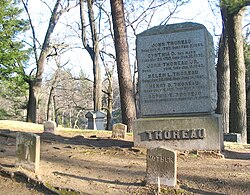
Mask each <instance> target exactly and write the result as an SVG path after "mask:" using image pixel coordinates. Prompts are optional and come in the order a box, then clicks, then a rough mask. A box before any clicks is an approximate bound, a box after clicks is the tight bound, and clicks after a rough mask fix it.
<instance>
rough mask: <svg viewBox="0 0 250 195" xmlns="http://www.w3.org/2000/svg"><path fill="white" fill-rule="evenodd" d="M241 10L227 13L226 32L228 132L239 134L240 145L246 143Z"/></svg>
mask: <svg viewBox="0 0 250 195" xmlns="http://www.w3.org/2000/svg"><path fill="white" fill-rule="evenodd" d="M242 17H243V9H241V10H239V11H238V12H237V13H235V12H234V13H228V17H227V21H226V24H227V25H226V30H227V34H228V48H229V61H230V96H231V100H230V107H231V111H230V114H231V117H230V119H231V123H230V125H231V126H230V131H231V132H233V133H240V134H241V139H242V143H246V142H247V123H246V84H245V64H244V53H243V35H242Z"/></svg>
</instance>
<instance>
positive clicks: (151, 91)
mask: <svg viewBox="0 0 250 195" xmlns="http://www.w3.org/2000/svg"><path fill="white" fill-rule="evenodd" d="M136 43H137V49H136V51H137V61H138V70H139V116H140V118H139V119H138V120H136V121H135V122H134V142H135V145H136V146H143V147H148V148H150V147H158V146H167V147H169V148H173V149H179V150H192V149H197V150H198V149H206V150H220V149H221V147H222V139H223V138H222V129H221V128H222V123H221V116H220V115H216V114H214V110H215V108H216V101H217V94H216V91H217V90H216V70H215V56H214V46H213V39H212V36H211V35H210V34H209V32H208V31H207V29H206V28H205V27H204V26H203V25H201V24H197V23H190V22H187V23H180V24H171V25H165V26H157V27H153V28H151V29H149V30H146V31H144V32H142V33H141V34H139V35H137V41H136Z"/></svg>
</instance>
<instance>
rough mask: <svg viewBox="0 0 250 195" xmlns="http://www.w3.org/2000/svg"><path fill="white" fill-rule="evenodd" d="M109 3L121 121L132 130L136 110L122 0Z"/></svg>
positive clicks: (113, 0)
mask: <svg viewBox="0 0 250 195" xmlns="http://www.w3.org/2000/svg"><path fill="white" fill-rule="evenodd" d="M110 4H111V13H112V21H113V29H114V40H115V51H116V62H117V71H118V79H119V86H120V98H121V110H122V121H123V123H125V124H126V125H128V131H132V122H133V120H134V119H135V117H136V115H135V114H136V111H135V101H134V89H133V83H132V78H131V70H130V60H129V50H128V42H127V32H126V24H125V18H124V7H123V1H122V0H110Z"/></svg>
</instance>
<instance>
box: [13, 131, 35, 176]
mask: <svg viewBox="0 0 250 195" xmlns="http://www.w3.org/2000/svg"><path fill="white" fill-rule="evenodd" d="M16 155H17V162H16V164H17V166H22V167H23V168H25V169H28V170H30V171H34V172H36V171H38V169H39V163H40V137H39V136H38V135H36V134H33V133H25V132H18V133H17V135H16Z"/></svg>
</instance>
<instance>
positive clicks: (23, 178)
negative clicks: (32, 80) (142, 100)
mask: <svg viewBox="0 0 250 195" xmlns="http://www.w3.org/2000/svg"><path fill="white" fill-rule="evenodd" d="M42 129H43V126H42V125H37V124H30V123H23V122H14V121H0V130H1V131H0V173H1V174H0V194H9V195H11V194H13V195H16V194H25V195H26V194H28V195H29V194H30V195H31V194H32V195H33V194H97V195H98V194H157V191H158V190H157V186H152V185H150V186H148V185H145V176H146V150H145V149H139V148H135V147H133V141H132V140H133V137H132V134H129V135H128V136H127V138H126V140H121V139H112V138H110V137H111V132H110V131H91V130H89V131H82V130H78V131H76V130H73V131H71V130H69V129H66V130H62V129H59V133H58V134H57V135H53V134H44V133H42V132H43V131H42ZM17 131H25V132H33V133H37V134H38V135H39V136H41V159H40V169H39V171H38V172H37V173H32V172H30V171H27V170H25V169H23V168H21V167H15V161H16V156H15V150H16V148H15V147H16V146H15V133H16V132H17ZM177 161H178V165H177V179H178V188H176V189H171V188H163V187H162V188H161V194H215V195H216V194H218V195H219V194H233V195H234V194H237V195H238V194H250V145H237V144H229V143H227V144H226V147H225V150H224V151H223V152H222V154H218V153H216V152H199V151H198V152H197V151H194V152H190V153H186V152H179V153H178V160H177Z"/></svg>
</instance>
